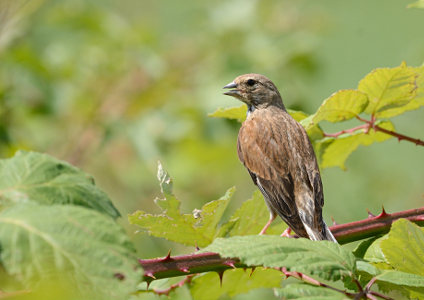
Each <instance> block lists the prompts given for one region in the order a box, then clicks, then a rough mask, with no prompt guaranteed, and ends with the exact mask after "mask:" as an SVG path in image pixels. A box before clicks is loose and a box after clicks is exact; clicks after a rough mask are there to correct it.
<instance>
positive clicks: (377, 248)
mask: <svg viewBox="0 0 424 300" xmlns="http://www.w3.org/2000/svg"><path fill="white" fill-rule="evenodd" d="M386 238H387V235H384V236H382V237H380V238H377V239H376V240H375V241H374V242H373V243H372V244H371V245H370V246H369V247H368V249H367V251H365V254H364V259H366V260H367V261H369V262H372V263H374V264H377V263H384V264H386V258H385V257H384V254H383V252H382V251H381V241H383V240H384V239H386Z"/></svg>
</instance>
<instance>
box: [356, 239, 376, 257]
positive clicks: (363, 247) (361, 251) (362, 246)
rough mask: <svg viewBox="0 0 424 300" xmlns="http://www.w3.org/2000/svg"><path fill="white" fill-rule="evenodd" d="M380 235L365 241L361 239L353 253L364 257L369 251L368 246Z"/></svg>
mask: <svg viewBox="0 0 424 300" xmlns="http://www.w3.org/2000/svg"><path fill="white" fill-rule="evenodd" d="M377 238H378V237H371V238H369V239H366V240H364V241H361V242H360V243H359V244H358V245H357V246H356V248H355V250H353V251H352V253H353V255H355V256H356V257H358V258H364V255H365V253H366V252H367V250H368V248H369V247H370V246H371V245H372V244H373V243H374V242H375V240H376V239H377Z"/></svg>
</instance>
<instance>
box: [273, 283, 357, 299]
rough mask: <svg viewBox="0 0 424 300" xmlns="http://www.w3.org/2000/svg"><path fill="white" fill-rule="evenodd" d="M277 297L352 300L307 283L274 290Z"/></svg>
mask: <svg viewBox="0 0 424 300" xmlns="http://www.w3.org/2000/svg"><path fill="white" fill-rule="evenodd" d="M274 293H275V296H277V297H278V298H281V299H286V300H291V299H293V300H294V299H301V300H342V299H350V298H348V297H347V296H345V295H343V294H341V293H339V292H336V291H333V290H330V289H327V288H324V287H319V286H313V285H309V284H305V283H292V284H289V285H287V286H285V287H284V288H279V289H275V290H274Z"/></svg>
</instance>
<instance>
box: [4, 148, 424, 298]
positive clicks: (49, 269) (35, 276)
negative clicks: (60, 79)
mask: <svg viewBox="0 0 424 300" xmlns="http://www.w3.org/2000/svg"><path fill="white" fill-rule="evenodd" d="M0 165H1V166H2V169H1V170H2V173H3V174H9V175H11V176H3V177H2V178H3V179H2V181H1V189H0V200H1V207H2V210H1V212H0V225H1V226H0V246H1V252H0V259H1V266H2V268H3V270H4V271H3V273H2V274H1V277H2V281H1V282H2V284H1V286H0V288H1V289H2V290H3V291H7V292H6V293H5V297H7V296H8V295H10V296H11V297H12V295H16V293H23V294H22V296H23V297H24V299H25V297H26V296H28V297H37V295H38V296H39V297H41V296H40V295H44V294H43V293H44V292H43V288H42V287H43V286H46V284H48V283H50V284H53V282H56V281H57V282H56V284H55V286H56V287H58V289H59V290H58V291H56V292H55V289H54V288H52V286H50V288H49V290H51V293H50V296H51V297H58V295H59V296H60V297H62V298H64V299H76V298H79V299H82V298H81V297H89V298H90V299H104V297H113V298H114V299H127V297H128V295H129V294H130V293H131V294H134V293H136V291H137V289H136V285H137V283H139V282H140V281H141V280H142V278H143V276H142V273H141V267H140V266H138V267H136V266H137V259H136V256H135V253H134V248H133V245H132V243H131V242H130V240H129V238H128V236H127V235H126V234H125V232H124V231H123V229H122V228H121V227H120V226H119V225H118V224H117V223H116V221H115V220H114V218H116V215H114V214H112V215H111V214H110V210H105V209H104V207H108V208H113V209H114V207H113V205H112V204H111V202H110V200H109V199H108V198H107V197H106V198H105V197H103V198H99V194H100V195H105V194H104V193H103V192H101V191H100V190H99V189H98V188H96V187H95V185H94V183H93V181H92V180H91V177H90V176H89V175H87V174H85V173H84V172H82V171H81V170H79V169H77V168H75V167H72V166H70V165H68V164H66V163H65V162H62V161H59V160H57V159H54V158H52V157H50V156H47V155H45V154H38V153H34V152H18V153H17V154H16V155H15V157H13V158H11V159H7V160H2V161H0ZM71 175H72V176H71ZM58 178H59V179H60V180H59V179H58ZM12 179H13V180H12ZM86 179H88V180H89V181H87V182H86V181H84V180H86ZM158 180H159V183H160V186H161V191H162V194H163V196H164V199H160V200H157V201H156V202H157V204H158V206H159V207H160V208H161V209H162V213H161V214H159V215H150V214H147V213H145V212H142V211H138V212H136V213H134V214H133V215H130V216H129V220H130V222H132V223H134V224H136V225H138V226H140V227H142V228H144V229H146V231H147V232H148V233H149V234H150V235H153V236H157V237H162V238H166V239H169V240H172V241H174V242H177V243H182V244H187V245H196V246H201V247H202V248H203V249H202V251H201V252H199V254H201V253H205V254H207V253H210V252H215V253H219V255H220V256H221V257H222V258H224V259H225V258H228V259H230V260H227V261H226V260H224V261H223V262H222V263H221V265H220V263H218V264H215V265H211V266H210V267H209V268H208V267H206V269H203V270H204V271H216V272H218V273H219V274H220V275H219V276H217V275H216V274H213V272H212V273H211V272H209V273H205V274H201V275H197V276H194V275H189V277H187V279H183V281H181V282H180V283H176V284H173V283H172V280H171V279H165V281H167V282H169V283H168V285H170V287H169V288H167V289H165V290H159V289H157V287H158V286H159V285H153V286H152V288H153V290H146V288H145V287H144V288H143V287H141V286H139V287H138V292H139V293H141V294H139V296H137V297H141V298H143V297H144V296H146V297H147V295H148V294H146V292H147V291H154V292H155V293H157V294H169V293H172V292H173V291H174V290H175V289H178V288H180V287H181V286H182V285H184V284H188V285H189V287H190V289H189V290H190V293H191V295H192V297H193V299H200V298H201V299H218V298H220V297H221V296H222V295H228V296H230V297H233V296H235V295H238V294H241V293H246V292H248V291H250V290H253V289H258V288H277V290H276V292H275V293H276V295H280V296H281V297H287V298H290V297H292V298H293V297H305V296H306V295H309V296H311V295H315V297H324V299H326V298H325V297H327V298H329V299H343V298H345V297H354V296H358V295H359V296H360V295H362V296H364V297H368V296H370V297H375V296H382V294H381V293H380V292H378V291H376V290H375V289H372V286H373V284H374V283H375V284H376V285H377V286H378V287H379V289H380V290H381V291H382V292H384V293H388V292H390V291H398V292H401V293H403V294H404V295H406V296H408V297H422V296H423V295H424V274H422V272H421V270H422V268H420V267H419V265H420V264H422V261H421V260H420V258H421V257H422V256H423V253H422V250H423V248H424V247H423V245H422V243H423V241H424V230H423V229H421V228H420V227H418V226H417V225H414V224H413V223H410V222H409V221H407V220H399V221H397V222H395V223H394V225H393V227H392V230H391V231H390V232H389V233H388V234H387V235H385V236H383V237H381V238H379V239H373V240H367V241H366V242H363V243H362V244H361V246H360V248H361V250H360V251H359V250H355V251H354V252H351V251H350V250H348V249H347V248H345V247H344V246H340V245H338V244H336V243H332V242H327V241H323V242H314V241H310V240H306V239H287V238H281V237H279V236H278V235H266V236H259V235H256V233H257V232H258V231H259V230H260V227H261V223H260V222H266V220H267V215H268V213H267V208H266V205H265V204H264V201H263V200H262V199H260V198H261V197H260V194H259V193H258V192H256V193H255V194H254V196H253V198H252V199H250V200H248V201H246V202H245V203H244V204H243V205H242V206H241V207H240V208H239V209H238V210H236V211H235V212H234V214H233V215H232V216H230V217H229V220H228V221H225V219H226V218H224V215H225V214H224V212H225V210H226V207H227V206H228V203H229V201H230V199H231V195H232V193H233V192H234V189H233V188H232V189H229V190H228V192H227V193H226V195H225V196H223V197H222V198H221V199H218V200H215V201H211V202H209V203H207V204H205V205H204V206H203V207H202V209H200V210H195V211H194V213H193V214H182V213H181V211H180V202H179V201H178V200H177V199H176V197H175V195H174V194H173V191H172V185H173V182H172V179H171V177H170V176H169V174H168V173H167V172H166V171H165V170H164V169H163V167H162V165H161V164H159V166H158ZM52 182H53V183H52ZM81 183H84V184H83V185H81ZM81 186H83V188H82V187H81ZM42 187H45V188H42ZM52 195H54V196H52ZM80 198H81V199H85V200H86V201H74V200H75V199H80ZM43 199H49V201H43ZM93 199H96V201H100V202H101V203H103V205H102V206H94V205H87V203H91V201H94V200H93ZM65 200H66V201H65ZM112 211H114V210H112ZM249 218H250V219H249ZM279 229H280V230H281V228H279ZM270 230H272V232H278V228H277V226H275V225H274V226H273V227H271V229H270ZM406 245H408V247H407V248H406V247H405V246H406ZM405 249H407V250H406V251H405ZM355 255H356V256H355ZM193 257H195V256H193ZM187 258H188V259H190V256H187ZM193 259H195V258H193ZM233 259H236V261H234V262H233V261H232V260H233ZM168 261H169V262H170V263H171V264H172V262H173V258H172V257H170V256H167V257H166V258H164V259H159V260H157V264H158V266H160V264H161V263H165V262H168ZM193 263H196V262H195V261H194V262H193ZM198 263H199V264H201V263H202V261H201V260H199V262H198ZM222 267H224V268H222ZM231 267H233V268H236V269H234V270H229V271H226V272H225V273H224V270H225V269H227V268H231ZM237 267H244V268H247V267H253V269H251V270H250V271H249V270H242V269H238V268H237ZM179 268H181V270H183V272H189V273H190V270H189V269H188V268H186V269H184V268H185V267H184V264H180V267H179ZM204 271H203V272H204ZM149 272H150V271H149ZM58 274H61V275H60V276H59V275H58ZM282 274H283V275H285V276H286V277H287V278H288V277H294V278H298V279H300V280H302V281H303V282H304V283H303V284H298V283H289V284H288V285H287V286H286V285H285V284H284V283H283V286H284V287H283V288H281V287H280V286H281V278H282V277H281V275H282ZM158 275H159V274H158ZM222 275H224V277H223V279H221V280H222V282H221V283H220V280H219V278H220V276H222ZM147 276H154V274H153V273H148V274H147ZM193 276H194V277H193ZM145 278H146V277H145ZM147 278H148V277H147ZM337 281H343V282H344V284H345V289H344V290H341V289H338V288H336V287H332V286H331V285H329V284H328V283H327V282H337ZM234 282H237V284H234ZM355 283H356V284H355ZM305 284H308V285H305ZM361 285H362V290H358V287H359V286H361ZM47 286H48V285H47ZM25 295H26V296H25ZM43 297H44V298H45V299H53V298H48V297H45V296H43ZM28 299H30V298H28ZM84 299H88V298H84Z"/></svg>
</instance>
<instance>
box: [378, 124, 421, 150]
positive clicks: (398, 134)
mask: <svg viewBox="0 0 424 300" xmlns="http://www.w3.org/2000/svg"><path fill="white" fill-rule="evenodd" d="M373 128H374V130H375V131H381V132H384V133H385V134H389V135H392V136H394V137H396V138H397V139H398V141H399V142H400V141H402V140H404V141H408V142H411V143H414V144H415V145H417V146H424V141H422V140H420V139H414V138H412V137H409V136H406V135H403V134H400V133H397V132H394V131H391V130H387V129H384V128H382V127H380V126H378V125H374V127H373Z"/></svg>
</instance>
